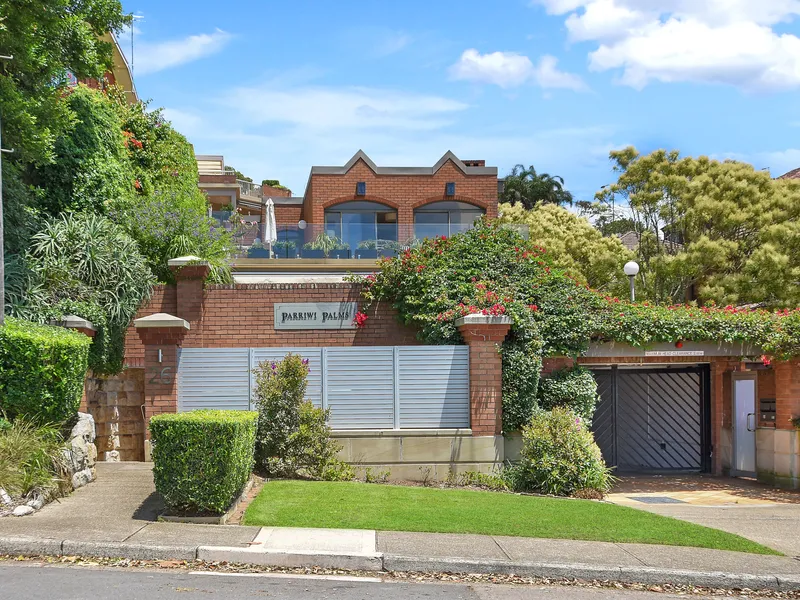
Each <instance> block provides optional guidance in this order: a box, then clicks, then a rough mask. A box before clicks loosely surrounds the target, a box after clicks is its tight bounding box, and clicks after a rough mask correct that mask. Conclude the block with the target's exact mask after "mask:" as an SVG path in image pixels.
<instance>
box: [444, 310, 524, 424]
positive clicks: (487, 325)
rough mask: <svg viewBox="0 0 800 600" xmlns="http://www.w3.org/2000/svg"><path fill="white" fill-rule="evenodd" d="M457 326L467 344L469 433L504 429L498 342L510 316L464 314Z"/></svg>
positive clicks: (501, 340)
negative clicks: (470, 430)
mask: <svg viewBox="0 0 800 600" xmlns="http://www.w3.org/2000/svg"><path fill="white" fill-rule="evenodd" d="M456 327H458V330H459V331H460V332H461V336H462V337H463V338H464V341H465V342H467V345H468V346H469V395H470V402H469V404H470V427H471V428H472V435H474V436H478V435H500V434H501V433H502V432H503V404H502V396H503V359H502V357H501V356H500V344H502V343H503V340H504V339H505V338H506V334H508V330H509V329H510V328H511V318H510V317H505V316H501V317H492V316H487V315H480V314H475V315H467V316H465V317H461V318H460V319H457V320H456Z"/></svg>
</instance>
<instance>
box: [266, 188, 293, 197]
mask: <svg viewBox="0 0 800 600" xmlns="http://www.w3.org/2000/svg"><path fill="white" fill-rule="evenodd" d="M261 195H262V196H263V197H265V198H291V197H292V190H287V189H284V188H276V187H272V186H267V185H263V186H261Z"/></svg>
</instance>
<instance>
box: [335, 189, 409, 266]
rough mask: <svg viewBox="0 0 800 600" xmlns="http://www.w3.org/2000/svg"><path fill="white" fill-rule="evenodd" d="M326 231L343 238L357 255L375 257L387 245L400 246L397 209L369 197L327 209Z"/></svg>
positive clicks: (353, 253)
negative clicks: (372, 200)
mask: <svg viewBox="0 0 800 600" xmlns="http://www.w3.org/2000/svg"><path fill="white" fill-rule="evenodd" d="M325 233H326V234H327V235H329V236H335V237H337V238H340V239H341V240H342V241H343V242H344V243H345V244H347V246H348V247H349V248H350V255H351V256H353V257H356V256H362V258H367V257H374V256H376V255H377V254H378V253H379V252H378V251H379V250H381V249H382V248H383V247H385V246H394V245H396V242H397V211H396V210H395V209H394V208H391V207H389V206H386V205H385V204H380V203H378V202H369V201H366V200H356V201H353V202H343V203H341V204H336V205H334V206H332V207H330V208H328V209H326V210H325ZM392 242H393V243H394V244H391V243H392Z"/></svg>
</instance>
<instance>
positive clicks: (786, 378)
mask: <svg viewBox="0 0 800 600" xmlns="http://www.w3.org/2000/svg"><path fill="white" fill-rule="evenodd" d="M772 369H773V370H774V371H775V428H776V429H794V427H793V426H792V419H794V418H795V417H800V361H797V360H789V361H780V362H778V361H776V362H774V363H772Z"/></svg>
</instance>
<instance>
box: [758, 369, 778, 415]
mask: <svg viewBox="0 0 800 600" xmlns="http://www.w3.org/2000/svg"><path fill="white" fill-rule="evenodd" d="M756 389H757V390H758V398H759V400H760V399H762V398H775V371H773V370H772V369H764V370H763V371H758V382H757V384H756ZM756 412H757V413H758V419H759V423H758V425H759V427H775V422H774V421H761V408H760V407H759V406H756Z"/></svg>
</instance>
